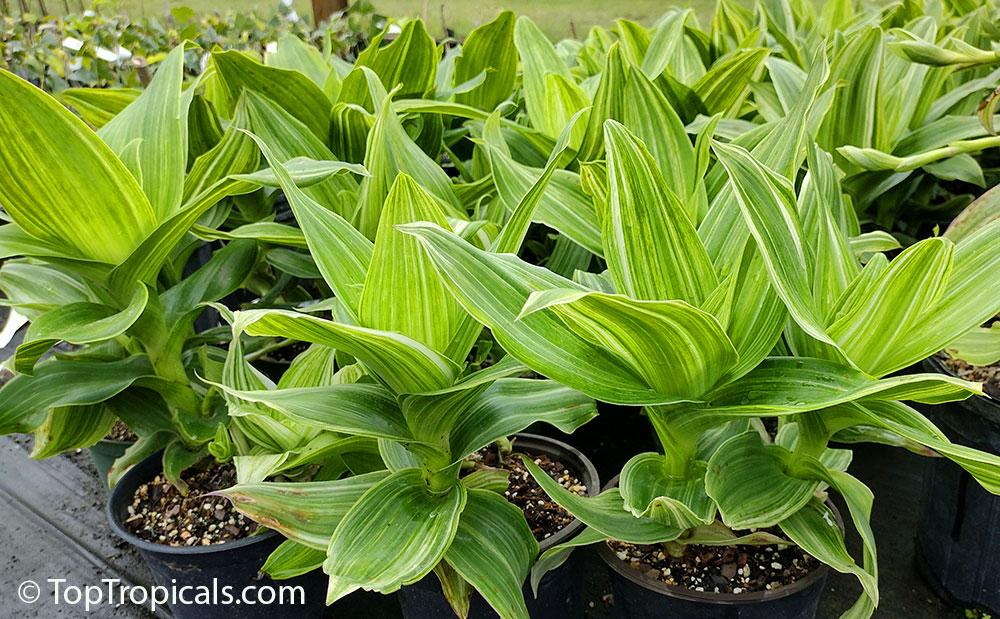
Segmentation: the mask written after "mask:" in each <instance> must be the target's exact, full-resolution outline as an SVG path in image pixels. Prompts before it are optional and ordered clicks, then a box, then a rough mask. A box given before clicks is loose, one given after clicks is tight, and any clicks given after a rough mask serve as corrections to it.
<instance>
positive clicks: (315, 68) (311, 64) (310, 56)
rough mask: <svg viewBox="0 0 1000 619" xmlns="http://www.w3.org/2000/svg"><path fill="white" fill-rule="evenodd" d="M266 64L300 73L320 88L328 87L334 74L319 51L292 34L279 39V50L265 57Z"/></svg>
mask: <svg viewBox="0 0 1000 619" xmlns="http://www.w3.org/2000/svg"><path fill="white" fill-rule="evenodd" d="M264 63H265V64H266V65H267V66H269V67H276V68H278V69H285V70H287V71H298V72H299V73H302V74H304V75H305V76H306V77H308V78H309V79H310V80H312V82H313V83H314V84H316V85H317V86H319V87H320V88H323V87H324V86H325V85H326V80H327V78H328V77H329V76H330V73H332V72H333V69H332V68H331V67H330V65H329V64H327V62H326V61H325V60H323V55H322V54H321V53H320V51H319V50H318V49H316V48H315V47H314V46H312V45H310V44H309V43H307V42H305V41H303V40H302V39H300V38H299V37H297V36H295V35H291V34H286V35H285V36H283V37H281V38H280V39H278V43H277V49H275V51H273V52H271V53H268V54H267V55H266V56H265V58H264Z"/></svg>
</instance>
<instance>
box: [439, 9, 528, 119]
mask: <svg viewBox="0 0 1000 619" xmlns="http://www.w3.org/2000/svg"><path fill="white" fill-rule="evenodd" d="M484 71H485V72H486V79H485V80H484V81H483V83H482V84H480V85H479V86H477V87H476V88H474V89H472V90H470V91H469V92H466V93H459V94H456V95H455V102H456V103H462V104H464V105H471V106H472V107H477V108H479V109H481V110H486V111H492V110H493V108H495V107H496V106H497V105H499V104H500V103H502V102H504V101H506V100H507V99H508V98H510V96H511V95H512V94H513V92H514V79H515V77H516V75H517V48H515V47H514V14H513V13H511V12H510V11H502V12H501V13H500V14H499V15H497V17H496V19H494V20H493V21H491V22H489V23H486V24H483V25H482V26H479V27H478V28H476V29H475V30H473V31H472V32H470V33H469V36H467V37H466V38H465V41H464V42H463V43H462V55H461V56H459V57H458V58H456V59H455V81H454V83H455V84H462V83H465V82H467V81H469V80H471V79H473V78H475V77H476V76H477V75H479V74H480V73H482V72H484Z"/></svg>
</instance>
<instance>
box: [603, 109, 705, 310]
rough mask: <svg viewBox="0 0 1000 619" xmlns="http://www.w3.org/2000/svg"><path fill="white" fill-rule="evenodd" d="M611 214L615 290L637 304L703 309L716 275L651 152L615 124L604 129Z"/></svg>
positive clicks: (607, 235)
mask: <svg viewBox="0 0 1000 619" xmlns="http://www.w3.org/2000/svg"><path fill="white" fill-rule="evenodd" d="M604 140H605V146H606V148H607V155H608V212H607V214H606V215H605V217H604V230H603V232H604V235H603V237H604V250H605V256H606V257H607V260H608V271H609V272H610V273H611V278H612V280H614V282H615V289H616V290H618V291H620V292H621V293H622V294H627V295H629V296H631V297H634V298H636V299H643V300H659V301H666V300H674V299H678V300H681V301H686V302H688V303H691V304H692V305H696V306H697V305H700V304H701V303H702V301H704V300H705V299H706V298H707V297H708V295H709V293H711V291H712V290H714V289H715V287H716V285H717V283H718V281H717V279H716V276H715V269H714V268H713V266H712V262H711V261H710V260H709V258H708V254H707V253H706V252H705V248H704V246H703V245H702V244H701V240H700V239H699V238H698V233H697V231H695V228H694V224H693V223H692V222H691V220H690V218H689V217H688V214H687V213H686V212H685V210H684V206H683V205H682V204H681V202H680V200H678V198H677V196H676V195H675V194H674V193H673V192H672V191H671V190H670V189H668V188H666V187H665V186H664V181H663V177H662V176H661V175H660V171H659V169H658V168H657V166H656V163H655V162H654V160H653V158H652V157H651V156H650V154H649V151H647V150H646V147H645V146H644V145H643V144H642V142H640V141H639V140H638V139H636V137H635V136H634V135H632V134H631V133H630V132H629V131H628V130H627V129H625V127H623V126H622V125H620V124H619V123H617V122H615V121H608V122H607V123H605V125H604Z"/></svg>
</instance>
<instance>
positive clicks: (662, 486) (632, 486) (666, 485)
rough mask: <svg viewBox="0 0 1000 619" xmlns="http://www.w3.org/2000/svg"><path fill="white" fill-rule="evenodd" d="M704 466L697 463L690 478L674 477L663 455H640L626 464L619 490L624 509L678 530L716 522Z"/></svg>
mask: <svg viewBox="0 0 1000 619" xmlns="http://www.w3.org/2000/svg"><path fill="white" fill-rule="evenodd" d="M705 470H706V467H705V463H704V462H695V463H694V466H693V470H692V471H691V473H690V475H689V476H688V477H687V478H684V479H680V478H678V477H677V476H675V475H671V474H670V472H669V471H668V469H667V467H666V461H665V459H664V457H663V454H658V453H641V454H638V455H636V456H633V457H632V458H631V459H629V461H628V462H626V463H625V467H624V468H623V469H622V473H621V478H620V479H619V480H618V487H619V489H620V490H621V494H622V500H623V501H624V505H625V509H627V510H628V511H630V512H632V514H633V515H634V516H636V517H646V518H651V519H652V520H655V521H656V522H660V523H663V524H665V525H667V526H671V527H676V528H678V529H690V528H692V527H696V526H698V525H702V524H708V523H710V522H713V521H714V520H715V502H714V501H713V500H712V499H711V498H709V496H708V495H707V494H706V493H705Z"/></svg>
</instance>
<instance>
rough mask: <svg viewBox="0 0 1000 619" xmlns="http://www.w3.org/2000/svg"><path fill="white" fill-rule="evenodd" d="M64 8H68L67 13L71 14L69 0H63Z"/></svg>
mask: <svg viewBox="0 0 1000 619" xmlns="http://www.w3.org/2000/svg"><path fill="white" fill-rule="evenodd" d="M63 8H64V9H66V14H67V15H69V0H63Z"/></svg>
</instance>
